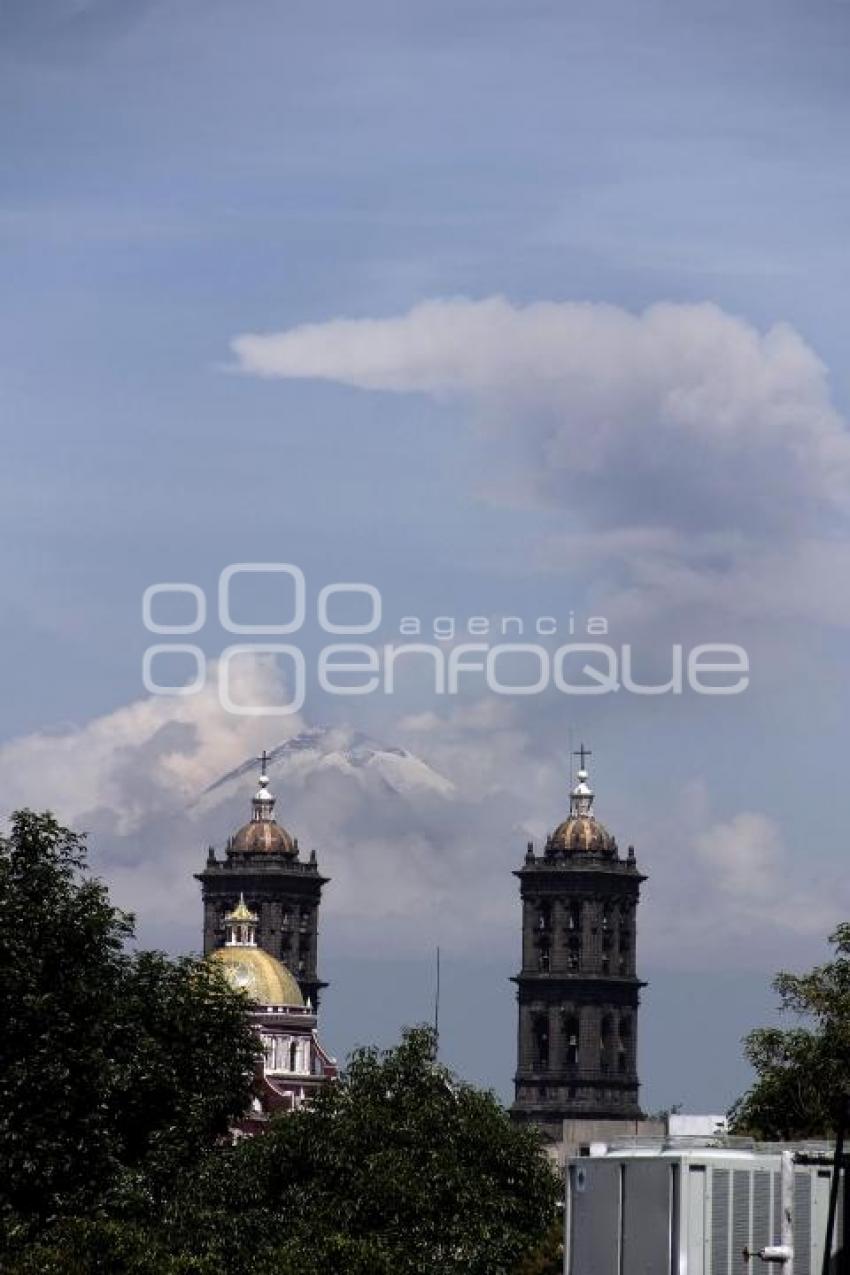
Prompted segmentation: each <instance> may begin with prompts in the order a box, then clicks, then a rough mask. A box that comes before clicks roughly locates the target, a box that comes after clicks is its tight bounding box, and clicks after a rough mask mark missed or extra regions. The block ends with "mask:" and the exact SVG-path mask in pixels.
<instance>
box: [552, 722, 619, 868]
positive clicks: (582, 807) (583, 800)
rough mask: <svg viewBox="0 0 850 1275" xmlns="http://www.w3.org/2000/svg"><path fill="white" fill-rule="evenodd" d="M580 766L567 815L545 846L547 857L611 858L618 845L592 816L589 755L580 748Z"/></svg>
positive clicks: (593, 815) (592, 794) (585, 750)
mask: <svg viewBox="0 0 850 1275" xmlns="http://www.w3.org/2000/svg"><path fill="white" fill-rule="evenodd" d="M580 755H581V759H582V766H581V769H580V770H579V772H578V774H577V775H576V780H577V783H576V785H575V787H574V788H573V789H572V791H571V792H570V813H569V816H568V817H567V818H566V819H565V820H564V822H563V823H560V824H558V827H557V828H556V829H555V831H554V832H553V833H552V835H551V837H550V838H549V840H548V842H547V844H546V852H547V854H550V855H553V854H558V855H560V854H563V855H573V854H598V855H606V856H607V857H609V858H612V857H613V856H615V855H616V853H617V842H616V841H615V839H614V838H613V837H612V836H611V833H610V832H609V831H608V829H607V828H606V827H605V825H604V824H602V823H600V822H599V820H598V819H597V818H596V815H595V814H594V813H593V800H594V792H593V789H592V788H591V787H590V784H589V783H588V773H587V771H586V770H585V768H584V760H585V758H586V757H589V756H590V752H589V751H588V750H587V749H586V748H585V747H584V745H583V744H582V746H581V750H580Z"/></svg>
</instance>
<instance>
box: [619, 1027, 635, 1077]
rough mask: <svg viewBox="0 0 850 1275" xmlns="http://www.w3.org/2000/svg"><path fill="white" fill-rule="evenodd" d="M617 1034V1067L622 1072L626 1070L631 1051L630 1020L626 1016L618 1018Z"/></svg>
mask: <svg viewBox="0 0 850 1275" xmlns="http://www.w3.org/2000/svg"><path fill="white" fill-rule="evenodd" d="M619 1036H620V1039H619V1043H618V1046H617V1068H618V1070H619V1071H620V1072H621V1073H622V1072H626V1071H628V1069H629V1063H630V1060H631V1053H632V1020H631V1019H630V1018H628V1017H626V1016H624V1017H622V1018H621V1019H620V1027H619Z"/></svg>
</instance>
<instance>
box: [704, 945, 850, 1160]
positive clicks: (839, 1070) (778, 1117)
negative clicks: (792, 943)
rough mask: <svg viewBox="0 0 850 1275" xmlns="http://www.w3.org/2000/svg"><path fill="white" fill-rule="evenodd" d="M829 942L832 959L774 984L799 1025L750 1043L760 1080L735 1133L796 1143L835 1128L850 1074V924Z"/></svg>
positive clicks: (772, 1030)
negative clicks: (800, 1139)
mask: <svg viewBox="0 0 850 1275" xmlns="http://www.w3.org/2000/svg"><path fill="white" fill-rule="evenodd" d="M829 941H830V944H831V945H832V947H833V949H834V956H833V959H832V960H831V961H828V962H827V963H826V964H824V965H818V966H816V967H815V969H813V970H811V971H810V972H809V973H808V974H788V973H780V974H778V975H777V976H776V978H775V979H774V981H773V987H774V989H775V990H776V992H777V993H778V994H779V1002H780V1007H781V1009H782V1010H783V1011H785V1012H787V1013H790V1014H793V1015H795V1016H796V1017H797V1018H798V1019H799V1020H801V1021H800V1023H799V1025H796V1026H794V1027H791V1028H789V1029H785V1030H783V1029H781V1028H777V1027H764V1028H759V1029H757V1030H756V1031H752V1032H750V1034H749V1035H748V1036H747V1037H746V1038H745V1041H744V1052H745V1054H746V1057H747V1059H748V1060H749V1062H750V1063H751V1065H752V1067H753V1069H754V1070H755V1073H756V1081H755V1083H754V1085H753V1086H752V1088H751V1089H750V1090H749V1091H748V1092H747V1093H746V1094H744V1095H743V1097H742V1098H740V1099H739V1100H738V1101H737V1102H736V1103H735V1105H734V1106H733V1108H732V1110H731V1112H730V1113H729V1114H730V1121H731V1127H732V1129H733V1131H734V1132H735V1133H748V1134H751V1135H752V1136H753V1137H757V1138H764V1139H779V1140H792V1139H795V1138H805V1137H813V1136H823V1135H825V1134H827V1133H829V1132H830V1131H831V1130H833V1129H834V1128H835V1123H836V1117H837V1114H838V1112H839V1110H840V1107H841V1104H842V1103H845V1102H846V1101H847V1095H848V1076H850V924H846V923H845V924H843V925H839V926H838V928H837V929H836V930H835V932H834V933H833V934H831V935H830V938H829Z"/></svg>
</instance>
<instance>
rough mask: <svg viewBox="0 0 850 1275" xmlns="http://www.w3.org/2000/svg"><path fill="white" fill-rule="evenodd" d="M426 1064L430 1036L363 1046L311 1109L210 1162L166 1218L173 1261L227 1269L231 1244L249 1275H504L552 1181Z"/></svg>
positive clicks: (541, 1155) (506, 1122)
mask: <svg viewBox="0 0 850 1275" xmlns="http://www.w3.org/2000/svg"><path fill="white" fill-rule="evenodd" d="M434 1055H435V1050H434V1037H433V1033H432V1032H431V1031H430V1030H429V1029H427V1028H417V1029H413V1030H409V1031H407V1032H405V1034H404V1036H403V1038H402V1041H401V1044H400V1045H399V1046H398V1047H396V1048H395V1049H391V1050H386V1051H378V1050H376V1049H360V1050H358V1051H356V1052H355V1053H354V1054H353V1056H352V1058H351V1059H350V1061H349V1065H348V1067H347V1069H346V1071H345V1072H344V1074H343V1076H342V1077H341V1079H340V1081H339V1083H337V1084H335V1085H333V1086H330V1087H329V1088H327V1089H325V1090H324V1091H323V1092H322V1093H321V1095H320V1096H319V1097H318V1099H317V1101H316V1103H315V1105H314V1106H313V1108H312V1109H310V1110H302V1111H299V1112H296V1113H295V1114H293V1115H288V1116H284V1117H281V1118H280V1119H278V1120H276V1121H275V1122H274V1123H273V1125H272V1127H271V1129H270V1130H269V1131H268V1133H264V1134H263V1135H262V1137H259V1138H256V1139H254V1140H253V1141H251V1142H243V1143H241V1144H239V1145H237V1146H235V1147H233V1148H232V1149H229V1150H227V1151H225V1152H220V1153H217V1154H215V1155H213V1156H210V1157H207V1159H206V1161H205V1163H204V1164H203V1165H202V1166H200V1168H199V1171H198V1173H197V1174H195V1175H193V1177H192V1180H191V1184H190V1185H189V1187H188V1189H187V1191H186V1192H185V1194H184V1195H183V1197H182V1199H180V1200H179V1201H178V1202H177V1203H176V1205H175V1208H174V1209H173V1211H172V1213H171V1215H170V1217H169V1231H170V1233H171V1234H172V1236H174V1237H175V1238H178V1240H179V1244H180V1245H181V1248H182V1250H183V1251H187V1252H195V1253H198V1252H211V1251H213V1250H215V1251H216V1252H217V1253H218V1254H220V1256H221V1260H222V1270H224V1269H225V1265H226V1257H227V1254H228V1253H232V1252H234V1246H236V1245H238V1246H239V1249H240V1251H241V1252H242V1253H243V1254H245V1263H246V1264H245V1265H244V1266H243V1267H242V1269H243V1270H244V1271H246V1272H247V1271H252V1272H253V1271H257V1272H263V1273H265V1272H266V1271H269V1272H271V1271H288V1270H290V1269H291V1270H298V1271H301V1272H304V1273H305V1275H306V1273H307V1272H314V1271H315V1272H318V1271H321V1270H328V1269H331V1270H338V1271H341V1272H343V1271H344V1272H352V1275H356V1272H359V1271H361V1270H362V1271H363V1272H364V1275H365V1273H366V1272H370V1275H381V1273H382V1272H386V1273H387V1275H390V1273H392V1275H408V1273H409V1275H414V1273H418V1272H423V1273H424V1272H428V1273H429V1275H499V1272H513V1271H514V1270H515V1269H516V1268H517V1266H518V1265H519V1263H520V1262H521V1261H522V1260H523V1259H524V1258H525V1257H526V1256H527V1255H528V1254H529V1253H530V1252H531V1251H532V1250H534V1249H535V1248H537V1247H538V1246H539V1245H540V1244H541V1242H542V1241H543V1240H544V1237H545V1236H546V1234H547V1231H548V1230H549V1229H550V1227H551V1226H552V1223H553V1220H554V1218H555V1207H556V1201H557V1199H558V1198H559V1195H560V1182H559V1179H558V1176H557V1174H556V1173H555V1171H554V1170H553V1168H552V1167H551V1164H550V1161H549V1160H548V1157H547V1156H546V1153H545V1152H544V1151H543V1150H542V1148H541V1146H540V1143H539V1140H538V1138H537V1135H536V1134H535V1133H533V1132H531V1131H529V1130H526V1129H524V1128H520V1127H518V1126H516V1125H515V1124H513V1123H512V1122H511V1120H510V1118H509V1117H508V1115H507V1113H506V1112H505V1111H504V1109H503V1108H502V1107H501V1106H500V1104H499V1103H498V1102H497V1101H496V1099H495V1098H494V1097H493V1096H492V1095H491V1094H489V1093H484V1092H481V1091H479V1090H477V1089H475V1088H473V1087H472V1086H470V1085H466V1084H461V1083H458V1081H457V1080H456V1079H455V1078H454V1076H453V1075H452V1074H451V1072H449V1071H448V1070H447V1069H446V1068H445V1067H443V1066H441V1065H440V1064H439V1063H438V1062H437V1061H436V1060H435V1056H434ZM248 1254H250V1258H249V1257H248Z"/></svg>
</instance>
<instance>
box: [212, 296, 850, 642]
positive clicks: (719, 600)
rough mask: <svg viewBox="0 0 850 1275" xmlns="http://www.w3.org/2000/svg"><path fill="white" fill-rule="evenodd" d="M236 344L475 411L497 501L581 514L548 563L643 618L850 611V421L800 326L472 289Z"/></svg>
mask: <svg viewBox="0 0 850 1275" xmlns="http://www.w3.org/2000/svg"><path fill="white" fill-rule="evenodd" d="M233 349H234V352H235V354H236V357H237V360H238V364H239V366H240V368H241V369H242V370H243V371H245V372H248V373H253V374H257V375H261V376H267V377H284V378H292V377H312V378H319V379H324V380H330V381H337V382H340V383H343V384H346V385H351V386H355V387H358V388H360V389H367V390H383V391H394V392H420V393H425V394H429V395H432V396H434V397H436V398H447V397H448V398H453V399H456V400H458V401H460V402H461V403H464V404H466V405H467V407H468V409H469V412H470V417H471V419H472V420H473V421H474V423H475V425H476V427H477V429H478V430H479V431H480V433H481V434H482V436H483V437H482V442H483V447H482V452H483V457H484V458H485V459H486V461H487V464H488V465H489V466H490V467H491V468H492V465H493V463H494V457H499V456H501V459H502V464H503V466H504V469H505V470H508V469H509V471H510V476H509V478H508V477H507V476H506V473H504V472H503V473H502V474H494V475H492V478H491V480H490V486H489V492H490V495H491V498H492V497H493V496H494V495H496V496H497V498H498V499H500V500H510V499H519V500H521V501H523V502H527V501H533V502H536V503H537V504H540V503H543V504H545V505H549V506H554V507H559V508H561V509H563V511H564V534H563V536H559V537H557V538H554V539H552V540H550V541H549V542H548V543H547V544H545V545H542V546H539V547H538V555H537V560H538V562H541V563H543V564H545V563H548V564H549V565H550V566H551V565H559V566H562V567H568V568H570V569H572V570H578V571H579V572H581V570H582V569H584V571H585V574H587V573H588V572H589V571H590V570H594V571H595V572H596V574H595V576H594V587H595V588H596V589H597V591H598V592H599V593H600V594H601V595H602V596H603V597H604V598H605V601H606V604H607V605H609V606H610V607H612V608H614V609H618V610H619V611H621V612H622V614H624V615H631V614H637V615H646V614H651V613H655V614H656V615H657V614H658V603H659V601H660V602H661V603H662V604H663V606H664V607H665V608H669V606H670V605H673V606H678V607H681V608H686V609H688V610H689V611H690V612H692V613H696V612H699V613H700V614H705V613H709V612H710V613H711V614H714V615H716V614H717V613H718V612H724V613H728V612H731V613H732V614H735V615H737V616H743V617H744V618H757V619H760V618H763V617H764V616H769V617H770V618H775V617H777V616H780V617H786V618H787V617H794V618H799V617H804V618H805V619H813V620H816V621H818V622H821V623H826V624H840V625H846V624H848V623H850V612H848V607H847V604H846V602H845V601H844V600H843V599H842V597H841V596H840V594H839V592H838V591H836V590H835V588H834V587H833V581H834V578H835V574H836V571H837V570H843V564H844V563H846V560H847V557H848V552H850V549H848V537H847V523H846V517H847V514H848V512H850V434H848V431H847V429H846V427H845V422H844V421H843V420H842V418H841V416H840V415H839V414H838V412H837V411H836V410H835V408H834V407H833V405H832V403H831V401H830V396H829V386H828V380H827V374H826V370H825V368H824V366H823V364H822V363H821V361H820V360H819V359H818V357H817V355H816V354H815V353H814V351H813V350H812V349H811V348H810V347H809V346H808V345H807V344H806V343H805V341H804V340H803V339H802V338H801V337H800V336H799V335H798V333H796V332H795V331H794V330H793V328H791V327H789V326H787V325H785V324H777V325H775V326H774V327H772V328H770V329H769V330H768V331H766V332H760V331H758V330H757V329H756V328H755V327H754V326H753V325H751V324H750V323H748V322H746V321H745V320H743V319H741V318H738V317H736V316H734V315H731V314H728V313H726V312H725V311H723V310H722V309H720V308H719V307H718V306H716V305H713V304H701V305H674V304H668V303H661V304H657V305H653V306H650V307H649V308H648V309H647V310H645V311H644V312H643V313H641V314H631V313H629V312H627V311H626V310H624V309H621V308H619V307H617V306H611V305H597V304H578V303H573V302H538V303H535V304H531V305H527V306H515V305H512V304H511V303H509V302H508V301H506V300H505V299H504V298H502V297H491V298H488V299H486V300H482V301H472V300H467V299H464V298H455V299H448V300H434V301H426V302H423V303H422V304H420V305H417V306H415V307H414V308H413V309H412V310H410V311H409V312H408V313H407V314H403V315H400V316H396V317H392V318H388V319H353V320H352V319H333V320H330V321H329V322H327V323H318V324H308V325H303V326H300V327H295V328H291V329H289V330H287V331H283V332H277V333H270V334H266V335H242V336H239V337H237V338H236V339H235V340H234V341H233ZM505 448H507V449H508V450H507V452H505ZM503 453H504V454H503ZM495 463H496V464H497V465H498V461H496V462H495ZM484 468H486V466H484ZM577 547H580V548H581V554H582V560H581V561H579V562H578V564H577V554H576V552H575V551H576V549H577Z"/></svg>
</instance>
